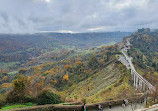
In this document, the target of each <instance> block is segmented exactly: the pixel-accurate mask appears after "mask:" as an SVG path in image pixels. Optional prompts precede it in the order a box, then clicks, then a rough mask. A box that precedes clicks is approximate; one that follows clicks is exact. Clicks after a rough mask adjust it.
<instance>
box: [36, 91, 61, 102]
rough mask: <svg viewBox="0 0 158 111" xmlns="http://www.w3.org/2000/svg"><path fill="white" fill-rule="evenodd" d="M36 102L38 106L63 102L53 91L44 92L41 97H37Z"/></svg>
mask: <svg viewBox="0 0 158 111" xmlns="http://www.w3.org/2000/svg"><path fill="white" fill-rule="evenodd" d="M36 102H37V104H38V105H44V104H58V103H60V102H61V100H60V97H59V96H58V95H57V94H55V93H53V92H52V91H50V90H43V91H42V92H41V93H40V94H39V95H37V97H36Z"/></svg>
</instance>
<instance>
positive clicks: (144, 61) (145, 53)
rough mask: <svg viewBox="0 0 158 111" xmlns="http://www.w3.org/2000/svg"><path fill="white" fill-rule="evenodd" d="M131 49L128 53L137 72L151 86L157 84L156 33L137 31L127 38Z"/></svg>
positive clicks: (157, 56) (148, 30) (157, 36)
mask: <svg viewBox="0 0 158 111" xmlns="http://www.w3.org/2000/svg"><path fill="white" fill-rule="evenodd" d="M129 38H131V40H130V41H131V44H132V47H131V49H130V50H129V51H128V53H129V55H131V56H132V57H133V62H134V64H135V65H136V67H137V70H138V72H139V73H140V74H142V75H143V76H144V77H145V78H147V80H149V81H150V82H151V83H152V84H153V85H155V86H156V85H157V84H156V83H158V32H157V31H150V29H139V30H138V31H137V32H135V33H134V34H132V35H131V36H129Z"/></svg>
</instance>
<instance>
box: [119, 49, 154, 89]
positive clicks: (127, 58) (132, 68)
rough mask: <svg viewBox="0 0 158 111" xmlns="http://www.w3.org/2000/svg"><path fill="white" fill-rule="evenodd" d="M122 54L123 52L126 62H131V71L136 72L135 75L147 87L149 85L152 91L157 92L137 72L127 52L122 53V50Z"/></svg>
mask: <svg viewBox="0 0 158 111" xmlns="http://www.w3.org/2000/svg"><path fill="white" fill-rule="evenodd" d="M121 52H122V53H123V55H124V56H125V58H126V60H127V61H128V62H129V65H130V67H131V70H133V71H134V73H135V74H136V75H137V76H138V77H139V79H141V80H142V81H143V83H144V84H145V85H147V86H148V87H149V88H151V89H152V90H154V91H155V90H156V88H155V87H154V86H153V85H151V84H150V83H149V82H148V81H147V80H146V79H145V78H143V77H142V76H141V75H140V74H139V73H138V72H137V71H136V70H135V68H134V65H133V63H132V62H131V60H130V59H129V57H128V56H127V55H126V54H125V52H124V51H122V50H121Z"/></svg>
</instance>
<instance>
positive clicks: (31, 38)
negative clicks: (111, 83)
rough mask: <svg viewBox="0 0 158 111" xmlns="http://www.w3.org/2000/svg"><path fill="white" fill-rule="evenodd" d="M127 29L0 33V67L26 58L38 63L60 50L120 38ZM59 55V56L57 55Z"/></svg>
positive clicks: (14, 64)
mask: <svg viewBox="0 0 158 111" xmlns="http://www.w3.org/2000/svg"><path fill="white" fill-rule="evenodd" d="M129 34H130V33H128V32H107V33H76V34H70V33H37V34H23V35H22V34H0V69H1V70H2V69H5V68H9V69H16V68H18V67H20V66H21V64H25V63H26V62H27V61H33V63H32V64H31V63H29V65H38V64H40V63H44V62H46V61H51V60H54V59H55V58H56V56H58V55H59V56H60V55H61V54H60V53H67V54H69V53H70V52H71V50H75V51H77V50H76V49H78V50H81V49H90V48H94V47H96V46H100V45H110V44H114V43H116V42H120V41H121V40H122V39H123V37H124V36H126V35H129ZM61 58H62V57H61Z"/></svg>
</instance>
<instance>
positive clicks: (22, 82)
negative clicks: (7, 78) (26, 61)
mask: <svg viewBox="0 0 158 111" xmlns="http://www.w3.org/2000/svg"><path fill="white" fill-rule="evenodd" d="M28 86H29V80H28V78H27V77H25V76H23V75H18V78H17V79H16V80H14V81H13V90H12V91H11V92H9V93H8V95H7V98H6V99H7V102H11V103H13V102H19V103H21V102H28V101H30V99H31V98H30V97H29V92H28Z"/></svg>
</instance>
